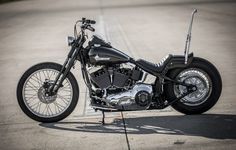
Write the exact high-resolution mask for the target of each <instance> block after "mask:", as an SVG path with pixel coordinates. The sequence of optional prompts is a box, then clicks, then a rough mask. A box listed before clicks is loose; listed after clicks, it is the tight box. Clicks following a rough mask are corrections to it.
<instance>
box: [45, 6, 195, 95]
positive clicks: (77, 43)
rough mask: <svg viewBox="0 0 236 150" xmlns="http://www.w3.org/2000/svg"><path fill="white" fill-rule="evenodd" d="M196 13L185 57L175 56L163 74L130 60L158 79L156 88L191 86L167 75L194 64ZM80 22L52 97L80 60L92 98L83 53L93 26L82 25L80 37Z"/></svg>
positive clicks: (54, 83)
mask: <svg viewBox="0 0 236 150" xmlns="http://www.w3.org/2000/svg"><path fill="white" fill-rule="evenodd" d="M196 12H197V10H196V9H195V10H194V11H193V12H192V15H191V21H190V25H189V29H188V34H187V39H186V43H185V50H184V55H183V56H173V57H172V59H171V60H170V62H169V63H168V65H166V67H165V68H164V70H163V71H162V72H161V73H158V72H150V71H148V70H145V68H143V67H141V66H140V65H139V64H138V63H136V61H135V59H134V58H131V57H130V59H129V61H128V62H129V63H132V64H134V65H136V66H138V67H140V68H141V69H143V70H144V71H146V72H148V73H149V74H151V75H153V76H155V77H156V79H157V80H156V81H155V83H154V84H155V86H156V88H158V89H162V86H163V84H165V83H163V80H166V81H168V82H174V83H175V84H180V85H183V86H187V87H188V86H190V85H188V84H185V83H182V82H179V81H177V80H174V79H171V78H169V77H167V76H166V74H167V73H168V72H169V71H170V70H172V69H176V68H185V67H187V66H188V65H189V64H190V63H191V62H192V60H193V58H194V57H193V53H190V54H189V48H190V42H191V30H192V24H193V18H194V14H195V13H196ZM78 22H80V21H77V22H76V24H75V26H74V37H75V38H74V39H73V38H72V39H73V40H72V42H71V49H70V51H69V53H68V56H67V58H66V60H65V61H64V64H63V66H62V69H61V71H60V72H59V74H58V75H57V77H56V79H55V81H54V82H53V84H52V86H50V88H49V93H50V94H52V95H53V94H55V93H57V91H58V90H59V88H60V87H62V86H63V85H62V83H63V81H64V79H65V78H66V77H67V75H68V73H69V72H70V70H71V68H72V67H73V66H74V65H75V62H76V60H79V61H80V63H81V71H82V75H83V79H84V81H85V84H86V85H87V87H88V89H89V96H90V97H91V92H92V84H91V82H90V78H89V75H88V71H87V68H86V62H88V60H85V59H86V57H85V56H84V53H83V51H84V50H85V48H84V47H83V44H84V42H85V41H86V35H85V29H88V28H87V27H90V29H89V30H91V26H89V25H82V26H81V32H80V33H81V34H80V35H78V34H77V28H76V26H77V23H78ZM92 29H93V28H92ZM93 30H94V29H93ZM58 81H59V82H58ZM57 82H58V83H57ZM159 92H160V94H162V92H163V91H162V90H161V91H159Z"/></svg>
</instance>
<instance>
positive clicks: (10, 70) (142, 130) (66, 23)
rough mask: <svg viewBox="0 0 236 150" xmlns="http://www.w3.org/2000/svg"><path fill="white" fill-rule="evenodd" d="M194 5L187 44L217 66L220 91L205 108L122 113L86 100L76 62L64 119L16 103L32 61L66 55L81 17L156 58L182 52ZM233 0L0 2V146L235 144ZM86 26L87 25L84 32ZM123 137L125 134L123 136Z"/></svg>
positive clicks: (118, 43)
mask: <svg viewBox="0 0 236 150" xmlns="http://www.w3.org/2000/svg"><path fill="white" fill-rule="evenodd" d="M193 8H197V9H198V10H199V12H198V13H197V15H196V18H195V20H194V25H193V33H192V35H193V37H192V45H191V46H192V47H191V51H194V53H195V56H199V57H203V58H206V59H208V60H209V61H211V62H212V63H214V64H215V66H217V68H218V69H219V71H220V73H221V75H222V80H223V91H222V95H221V98H220V99H219V101H218V103H217V104H216V105H215V107H214V108H212V109H211V110H210V111H208V112H207V113H206V114H204V115H196V116H184V115H182V114H180V113H178V112H176V111H174V110H173V109H171V108H168V109H166V110H164V111H141V112H125V113H124V118H125V122H126V124H127V134H125V132H124V127H123V122H122V117H121V114H120V113H112V114H107V116H108V117H107V119H106V121H107V123H108V124H107V125H106V126H101V125H100V123H99V121H100V119H101V118H100V117H101V115H100V113H93V112H92V110H91V109H90V108H89V105H88V102H85V100H86V99H87V98H86V97H87V91H86V88H85V86H84V83H83V80H82V78H81V74H80V71H79V68H80V66H79V64H77V65H76V69H74V70H72V72H73V73H74V75H75V76H76V78H77V80H78V83H79V86H80V91H81V93H80V98H79V103H78V106H77V108H76V110H75V111H74V112H73V113H72V114H71V115H70V116H69V117H68V118H67V119H65V120H64V121H62V122H60V123H54V124H41V123H37V122H34V121H32V120H31V119H29V118H28V117H26V115H24V114H23V112H22V111H21V110H20V108H19V106H18V104H17V100H16V86H17V82H18V80H19V78H20V77H21V75H22V74H23V73H24V71H25V70H26V69H27V68H29V67H30V66H32V65H33V64H36V63H39V62H44V61H54V62H58V63H63V61H64V59H65V57H66V54H67V53H68V49H69V47H67V43H66V37H67V35H72V34H73V24H74V22H75V21H76V20H78V19H80V18H81V17H87V18H91V19H95V20H96V21H97V25H95V28H96V34H99V35H101V36H103V37H104V39H106V40H108V41H110V42H111V43H112V45H113V46H114V47H116V48H118V49H121V50H122V51H124V52H126V53H128V54H129V55H131V56H133V57H135V58H144V59H147V60H149V61H152V62H158V61H159V60H160V59H161V58H162V57H164V56H165V55H166V54H169V53H174V54H182V53H183V48H184V42H185V38H186V32H187V27H188V24H189V19H190V13H191V11H192V9H193ZM235 27H236V1H233V0H204V1H203V0H194V1H192V0H180V1H177V0H159V1H155V0H133V1H127V0H119V1H118V0H117V1H109V0H99V1H95V0H87V1H82V0H68V1H63V0H37V1H36V0H27V1H18V2H12V3H7V4H2V5H0V70H1V73H0V85H1V87H2V88H1V90H0V96H1V97H0V135H1V136H0V149H32V150H37V149H108V150H110V149H128V148H130V149H145V150H146V149H204V150H205V149H209V150H210V149H214V150H215V149H235V148H236V140H235V139H236V129H235V126H236V103H235V102H234V101H235V97H236V94H235V88H236V81H235V77H236V67H235V64H236V50H235V47H236V28H235ZM89 34H90V33H89ZM127 139H128V141H127Z"/></svg>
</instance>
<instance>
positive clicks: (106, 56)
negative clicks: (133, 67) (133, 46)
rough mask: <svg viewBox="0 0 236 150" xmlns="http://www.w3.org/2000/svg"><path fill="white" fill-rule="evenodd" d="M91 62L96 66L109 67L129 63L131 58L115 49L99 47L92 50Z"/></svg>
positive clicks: (90, 52)
mask: <svg viewBox="0 0 236 150" xmlns="http://www.w3.org/2000/svg"><path fill="white" fill-rule="evenodd" d="M89 60H90V63H91V64H94V65H104V64H105V65H108V64H110V63H112V64H119V63H125V62H128V61H129V60H130V57H129V56H128V55H126V54H125V53H123V52H121V51H119V50H117V49H115V48H111V47H104V46H99V47H92V48H91V49H90V51H89Z"/></svg>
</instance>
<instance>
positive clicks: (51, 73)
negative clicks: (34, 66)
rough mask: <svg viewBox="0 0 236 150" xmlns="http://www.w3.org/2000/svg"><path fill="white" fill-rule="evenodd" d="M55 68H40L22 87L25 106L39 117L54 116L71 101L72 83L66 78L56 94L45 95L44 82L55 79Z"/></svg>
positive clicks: (62, 110) (56, 73) (56, 72)
mask: <svg viewBox="0 0 236 150" xmlns="http://www.w3.org/2000/svg"><path fill="white" fill-rule="evenodd" d="M58 73H59V72H58V71H57V70H53V69H42V70H38V71H36V72H34V73H33V74H31V75H30V76H29V77H28V79H27V80H26V82H25V84H24V87H23V91H22V92H23V93H22V95H23V99H24V102H25V105H26V106H27V108H28V109H29V110H30V111H31V112H32V113H34V114H35V115H37V116H40V117H55V116H58V115H60V114H61V113H63V112H64V111H65V110H66V109H67V108H68V106H69V105H70V103H71V101H72V95H73V91H72V85H71V83H70V82H69V80H68V79H65V80H64V82H63V83H62V85H63V87H62V88H60V89H59V91H58V92H57V94H56V95H53V96H47V95H46V93H45V88H44V87H43V85H44V82H49V83H50V82H51V83H53V81H54V80H55V78H56V76H57V75H58Z"/></svg>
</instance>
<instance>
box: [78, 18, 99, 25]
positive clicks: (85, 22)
mask: <svg viewBox="0 0 236 150" xmlns="http://www.w3.org/2000/svg"><path fill="white" fill-rule="evenodd" d="M79 22H82V24H96V21H95V20H90V19H86V18H82V20H79Z"/></svg>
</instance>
